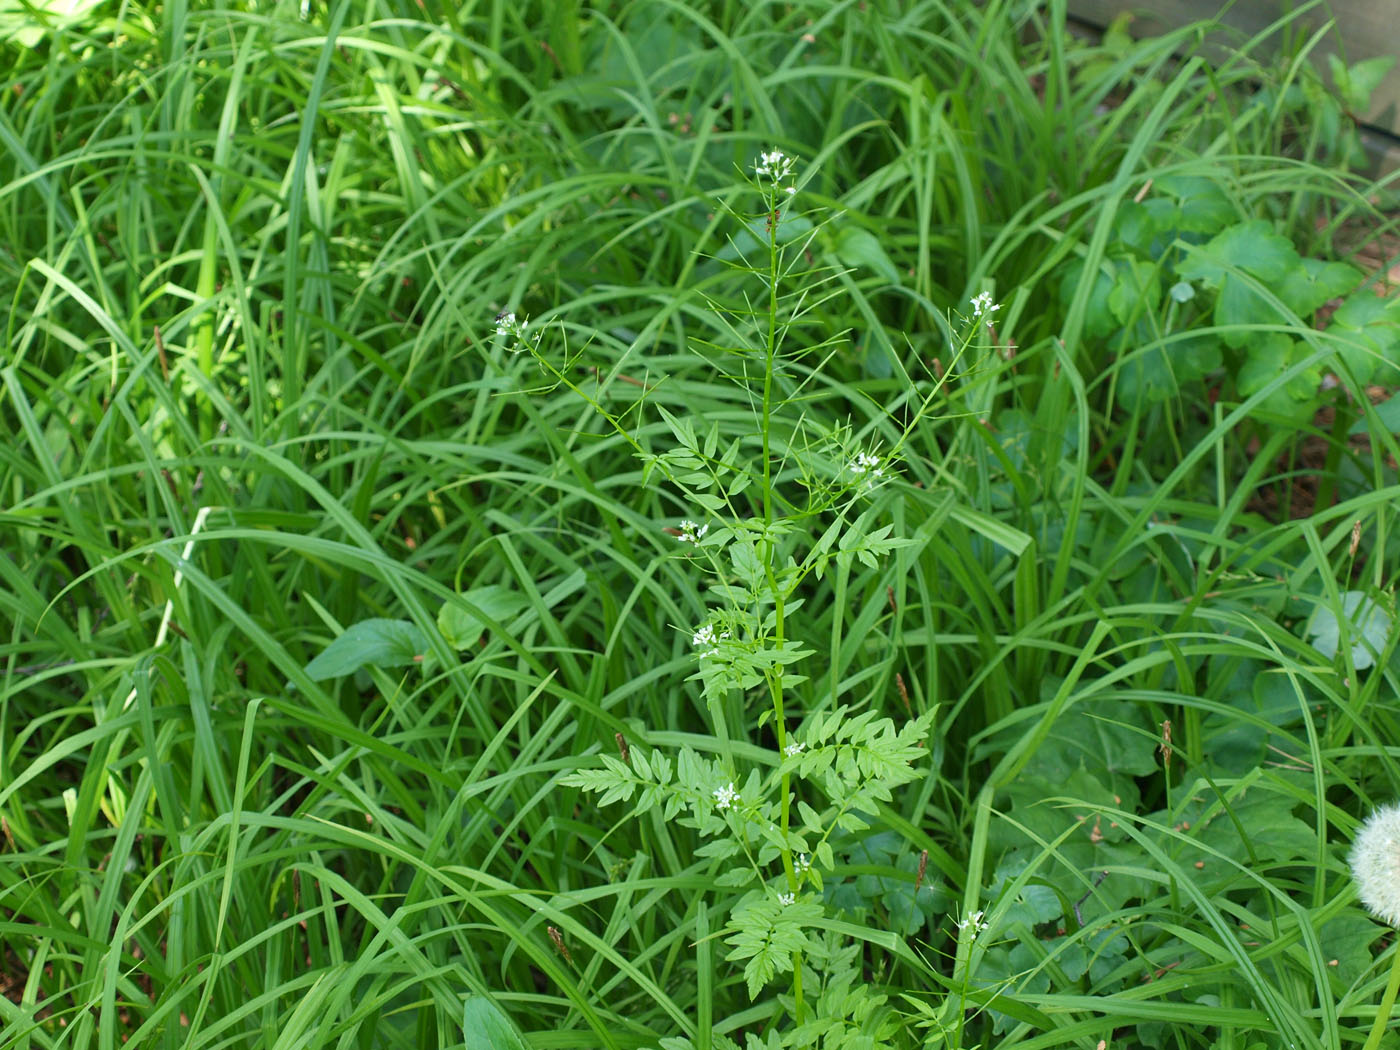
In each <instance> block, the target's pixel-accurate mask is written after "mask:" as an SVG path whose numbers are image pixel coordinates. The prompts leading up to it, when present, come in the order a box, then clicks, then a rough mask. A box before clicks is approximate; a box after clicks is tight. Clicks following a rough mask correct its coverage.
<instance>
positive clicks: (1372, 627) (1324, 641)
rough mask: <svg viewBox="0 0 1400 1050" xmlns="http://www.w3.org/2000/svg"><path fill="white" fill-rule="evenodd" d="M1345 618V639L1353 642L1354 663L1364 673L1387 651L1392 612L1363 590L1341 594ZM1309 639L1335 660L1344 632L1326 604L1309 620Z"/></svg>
mask: <svg viewBox="0 0 1400 1050" xmlns="http://www.w3.org/2000/svg"><path fill="white" fill-rule="evenodd" d="M1342 618H1343V619H1344V620H1345V621H1346V624H1347V629H1346V632H1345V638H1346V639H1347V640H1348V641H1350V642H1351V662H1352V666H1354V667H1355V668H1356V669H1357V670H1358V671H1364V670H1365V669H1366V668H1368V667H1370V666H1371V665H1372V664H1374V663H1375V662H1376V659H1375V657H1376V655H1377V654H1379V653H1381V652H1383V651H1384V650H1385V643H1386V639H1388V638H1389V637H1390V613H1388V612H1387V611H1386V610H1385V609H1384V608H1383V607H1382V606H1381V605H1380V603H1378V602H1376V601H1375V600H1374V599H1373V598H1371V597H1370V596H1369V595H1367V594H1366V592H1364V591H1346V592H1345V593H1343V594H1342ZM1308 640H1309V641H1310V642H1312V645H1313V648H1314V649H1316V650H1317V651H1318V652H1320V653H1321V654H1322V655H1323V656H1325V657H1327V659H1329V660H1332V659H1335V658H1336V655H1337V650H1338V649H1340V648H1341V646H1342V640H1343V632H1342V625H1341V621H1339V620H1338V618H1337V614H1336V613H1335V612H1333V611H1332V608H1331V607H1330V606H1327V605H1319V606H1318V607H1317V609H1316V610H1314V612H1313V615H1312V619H1310V620H1309V621H1308Z"/></svg>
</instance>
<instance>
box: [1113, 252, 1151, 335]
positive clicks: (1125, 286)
mask: <svg viewBox="0 0 1400 1050" xmlns="http://www.w3.org/2000/svg"><path fill="white" fill-rule="evenodd" d="M1161 301H1162V282H1161V280H1160V279H1159V277H1158V274H1157V267H1156V266H1154V265H1153V264H1152V263H1146V262H1142V261H1141V260H1138V259H1120V260H1118V261H1117V263H1116V264H1115V265H1114V280H1113V291H1111V292H1110V293H1109V295H1108V308H1109V309H1110V310H1111V311H1113V316H1114V317H1116V318H1117V319H1118V320H1119V321H1120V322H1121V323H1122V324H1124V325H1130V324H1134V323H1135V322H1136V321H1137V320H1138V319H1139V318H1141V317H1143V316H1144V315H1147V314H1152V313H1155V312H1156V310H1157V306H1158V304H1159V303H1160V302H1161Z"/></svg>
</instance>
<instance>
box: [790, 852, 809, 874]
mask: <svg viewBox="0 0 1400 1050" xmlns="http://www.w3.org/2000/svg"><path fill="white" fill-rule="evenodd" d="M792 869H793V871H795V872H797V874H799V875H805V874H807V872H809V871H811V870H812V858H811V857H809V856H807V854H805V853H799V854H798V855H797V859H796V860H795V861H793V862H792Z"/></svg>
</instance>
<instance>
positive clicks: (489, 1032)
mask: <svg viewBox="0 0 1400 1050" xmlns="http://www.w3.org/2000/svg"><path fill="white" fill-rule="evenodd" d="M462 1034H463V1035H464V1036H465V1037H466V1042H467V1047H466V1050H527V1047H526V1045H525V1040H524V1039H522V1038H521V1037H520V1033H519V1032H518V1031H516V1028H515V1025H514V1024H512V1023H511V1020H510V1018H509V1017H507V1016H506V1015H505V1013H504V1012H503V1011H502V1010H501V1008H500V1007H499V1006H497V1005H496V1004H495V1003H493V1002H492V1001H491V1000H490V999H483V998H482V997H481V996H479V995H474V996H471V997H469V998H468V999H467V1001H466V1002H465V1003H464V1004H463V1005H462Z"/></svg>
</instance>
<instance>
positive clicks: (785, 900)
mask: <svg viewBox="0 0 1400 1050" xmlns="http://www.w3.org/2000/svg"><path fill="white" fill-rule="evenodd" d="M796 900H797V895H796V894H794V893H780V894H778V903H779V904H781V905H782V906H783V907H784V908H786V907H787V906H788V905H789V904H792V903H793V902H794V901H796Z"/></svg>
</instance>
